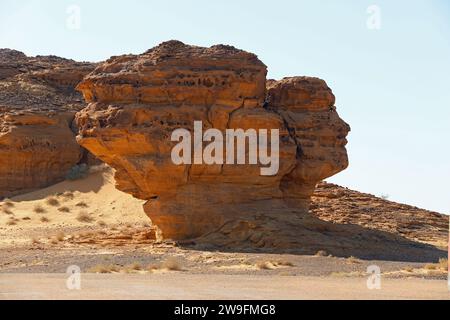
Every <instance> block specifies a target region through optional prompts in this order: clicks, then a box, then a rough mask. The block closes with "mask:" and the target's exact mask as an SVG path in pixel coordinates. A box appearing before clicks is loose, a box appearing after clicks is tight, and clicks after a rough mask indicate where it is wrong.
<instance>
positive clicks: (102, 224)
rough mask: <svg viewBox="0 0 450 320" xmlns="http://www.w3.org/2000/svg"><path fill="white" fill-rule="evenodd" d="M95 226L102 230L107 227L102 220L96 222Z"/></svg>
mask: <svg viewBox="0 0 450 320" xmlns="http://www.w3.org/2000/svg"><path fill="white" fill-rule="evenodd" d="M97 224H98V225H99V227H102V228H104V227H106V226H107V224H106V222H105V221H103V220H100V221H98V222H97Z"/></svg>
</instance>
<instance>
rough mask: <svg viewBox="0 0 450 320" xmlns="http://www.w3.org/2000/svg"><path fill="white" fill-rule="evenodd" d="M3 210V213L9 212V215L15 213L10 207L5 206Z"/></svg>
mask: <svg viewBox="0 0 450 320" xmlns="http://www.w3.org/2000/svg"><path fill="white" fill-rule="evenodd" d="M2 211H3V213H4V214H7V215H13V214H14V212H12V211H11V210H10V209H8V208H7V207H3V208H2Z"/></svg>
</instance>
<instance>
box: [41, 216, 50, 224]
mask: <svg viewBox="0 0 450 320" xmlns="http://www.w3.org/2000/svg"><path fill="white" fill-rule="evenodd" d="M40 220H41V222H42V223H48V222H50V219H49V218H47V217H41V219H40Z"/></svg>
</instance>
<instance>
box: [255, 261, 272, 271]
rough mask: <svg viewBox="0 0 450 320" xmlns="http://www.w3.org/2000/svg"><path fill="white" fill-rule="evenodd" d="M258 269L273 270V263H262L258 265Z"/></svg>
mask: <svg viewBox="0 0 450 320" xmlns="http://www.w3.org/2000/svg"><path fill="white" fill-rule="evenodd" d="M256 267H257V268H258V269H260V270H271V269H273V265H272V263H270V261H260V262H258V263H256Z"/></svg>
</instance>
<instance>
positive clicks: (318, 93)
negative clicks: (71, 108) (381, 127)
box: [76, 41, 349, 246]
mask: <svg viewBox="0 0 450 320" xmlns="http://www.w3.org/2000/svg"><path fill="white" fill-rule="evenodd" d="M266 73H267V71H266V66H265V65H264V64H263V63H262V62H261V61H259V60H258V59H257V57H256V56H255V55H253V54H251V53H247V52H244V51H241V50H238V49H235V48H233V47H230V46H213V47H211V48H201V47H194V46H188V45H185V44H183V43H181V42H178V41H170V42H166V43H163V44H161V45H160V46H158V47H156V48H154V49H151V50H149V51H147V52H146V53H144V54H142V55H139V56H133V55H127V56H122V57H113V58H111V59H110V60H108V61H107V62H106V63H105V64H103V65H101V66H100V67H98V68H97V69H96V70H95V71H94V72H92V73H91V74H90V75H89V76H87V77H86V78H85V79H84V80H83V82H82V83H80V85H79V86H78V89H79V90H80V91H82V93H83V95H84V97H85V99H86V100H87V101H88V102H90V105H89V106H88V107H87V108H86V109H85V110H83V111H81V112H79V113H78V114H77V117H76V122H77V124H78V126H79V128H80V135H79V137H78V141H79V143H80V144H81V145H82V146H83V147H85V148H87V149H88V150H89V151H91V152H92V153H93V154H94V155H96V156H97V157H99V158H100V159H102V160H103V161H105V162H106V163H108V164H110V165H111V166H112V167H114V168H115V169H116V170H117V176H116V179H117V182H118V188H119V189H120V190H122V191H125V192H128V193H131V194H133V195H134V196H135V197H138V198H140V199H145V200H148V202H147V204H146V205H145V210H146V212H147V213H148V215H149V217H150V218H151V219H152V221H153V223H154V224H156V225H157V226H158V227H159V228H160V229H161V231H162V234H163V236H164V237H167V238H173V239H187V238H196V237H200V236H204V235H205V234H208V233H211V232H214V231H217V230H219V229H220V228H222V227H224V226H226V225H228V224H230V223H231V224H234V223H236V222H237V223H238V224H239V221H245V223H246V224H247V225H254V227H255V228H261V230H262V231H263V230H264V228H266V227H264V225H265V224H268V223H270V224H271V222H270V220H271V219H273V218H275V219H278V220H279V221H280V223H281V224H283V223H287V222H288V220H292V219H294V221H291V222H293V223H294V224H295V223H296V222H295V217H296V215H298V214H300V213H305V212H307V210H308V207H309V198H310V196H311V194H312V193H313V191H314V186H315V184H316V183H317V182H318V181H319V180H321V179H323V178H325V177H328V176H330V175H333V174H335V173H337V172H338V171H340V170H343V169H345V168H346V166H347V158H346V152H345V144H346V140H345V136H346V135H347V133H348V131H349V127H348V125H347V124H345V122H343V121H342V120H340V118H339V116H338V115H337V113H336V110H335V109H334V108H333V104H334V96H333V94H332V93H331V90H330V89H329V88H328V87H327V86H326V84H325V82H323V81H321V80H318V79H313V78H291V79H285V80H282V81H280V82H276V83H273V85H272V86H271V87H270V88H269V94H268V95H267V89H266ZM194 121H203V124H204V127H205V128H204V129H208V128H217V129H220V130H222V131H223V130H225V129H233V128H236V129H239V128H241V129H244V130H246V129H248V128H253V129H279V130H280V170H279V172H278V174H277V175H275V176H261V175H260V167H259V166H255V165H212V166H209V165H195V164H194V165H181V166H177V165H174V164H173V162H172V160H171V150H172V148H173V147H174V145H175V143H173V142H171V141H170V137H171V133H172V132H173V131H174V130H175V129H177V128H187V129H189V130H191V131H192V130H193V123H194ZM286 200H289V201H286ZM260 217H262V218H261V219H260ZM283 217H285V218H283ZM283 219H284V220H286V221H284V222H283ZM259 220H261V221H259ZM249 221H253V222H251V223H249ZM248 223H249V224H248ZM278 227H280V226H278ZM270 228H274V229H276V228H277V226H276V224H275V225H273V226H271V227H270ZM281 229H283V227H281ZM272 231H273V230H272ZM272 231H271V232H272ZM262 238H264V236H263V237H262ZM280 238H282V237H280ZM285 240H286V239H284V240H282V241H285ZM260 241H263V242H264V241H265V240H264V239H263V240H261V239H259V240H258V241H257V242H260ZM287 241H288V240H287ZM288 242H289V241H288ZM284 245H286V246H288V243H285V244H284Z"/></svg>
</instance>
